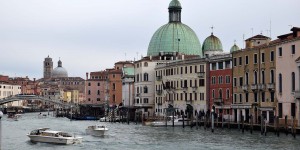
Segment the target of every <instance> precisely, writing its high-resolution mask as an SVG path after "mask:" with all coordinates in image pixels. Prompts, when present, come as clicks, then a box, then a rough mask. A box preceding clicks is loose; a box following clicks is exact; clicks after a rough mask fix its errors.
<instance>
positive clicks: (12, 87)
mask: <svg viewBox="0 0 300 150" xmlns="http://www.w3.org/2000/svg"><path fill="white" fill-rule="evenodd" d="M2 88H3V89H14V86H5V85H3V86H2V85H0V89H2ZM17 89H21V87H20V86H18V87H17Z"/></svg>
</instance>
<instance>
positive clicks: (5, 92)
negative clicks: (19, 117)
mask: <svg viewBox="0 0 300 150" xmlns="http://www.w3.org/2000/svg"><path fill="white" fill-rule="evenodd" d="M17 94H21V86H20V85H17V84H11V83H6V82H0V99H3V98H6V97H11V96H13V95H17ZM4 106H5V107H11V106H23V101H15V102H10V103H7V104H4Z"/></svg>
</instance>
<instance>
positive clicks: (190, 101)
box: [185, 100, 193, 104]
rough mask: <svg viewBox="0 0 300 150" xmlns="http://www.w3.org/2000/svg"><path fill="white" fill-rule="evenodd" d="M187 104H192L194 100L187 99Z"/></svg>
mask: <svg viewBox="0 0 300 150" xmlns="http://www.w3.org/2000/svg"><path fill="white" fill-rule="evenodd" d="M185 102H186V104H192V102H193V100H185Z"/></svg>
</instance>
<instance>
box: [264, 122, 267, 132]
mask: <svg viewBox="0 0 300 150" xmlns="http://www.w3.org/2000/svg"><path fill="white" fill-rule="evenodd" d="M264 123H265V136H267V118H265V119H264Z"/></svg>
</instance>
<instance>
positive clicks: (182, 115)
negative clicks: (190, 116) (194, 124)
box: [182, 114, 184, 128]
mask: <svg viewBox="0 0 300 150" xmlns="http://www.w3.org/2000/svg"><path fill="white" fill-rule="evenodd" d="M182 128H184V114H183V115H182Z"/></svg>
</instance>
